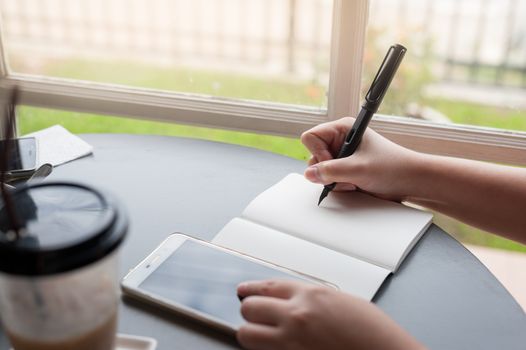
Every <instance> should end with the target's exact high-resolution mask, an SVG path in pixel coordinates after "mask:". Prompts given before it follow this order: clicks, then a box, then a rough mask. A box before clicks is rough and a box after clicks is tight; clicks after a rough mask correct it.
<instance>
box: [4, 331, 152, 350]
mask: <svg viewBox="0 0 526 350" xmlns="http://www.w3.org/2000/svg"><path fill="white" fill-rule="evenodd" d="M115 341H116V344H115V350H155V348H156V347H157V340H155V339H153V338H149V337H141V336H138V335H130V334H122V333H119V334H117V339H116V340H115ZM10 350H13V348H11V349H10Z"/></svg>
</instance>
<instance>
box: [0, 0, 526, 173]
mask: <svg viewBox="0 0 526 350" xmlns="http://www.w3.org/2000/svg"><path fill="white" fill-rule="evenodd" d="M368 8H369V1H368V0H353V1H348V0H334V9H333V24H332V38H331V62H330V63H331V65H330V80H329V92H328V106H327V110H326V111H325V110H323V111H322V110H320V109H317V108H309V107H304V106H297V107H295V106H291V105H280V104H270V103H264V102H254V101H241V100H239V101H235V100H224V99H216V98H213V97H211V98H210V97H206V98H205V97H203V98H201V97H196V96H195V95H189V94H183V93H176V92H167V91H158V90H152V89H141V88H135V87H126V86H116V85H111V84H102V83H94V82H87V81H75V80H71V79H59V78H52V77H42V76H35V75H26V74H19V73H12V72H9V70H8V68H7V67H8V64H7V61H6V54H5V51H4V47H3V45H2V41H1V38H2V37H1V34H2V33H1V30H0V77H1V78H2V79H1V81H0V89H2V90H4V91H5V89H8V88H10V87H11V86H13V85H17V86H18V87H19V89H20V103H21V104H24V105H31V106H38V107H45V108H56V109H65V110H74V111H82V112H91V113H100V114H108V115H122V116H128V117H136V118H140V119H151V120H158V121H167V122H176V123H185V124H192V125H199V126H208V127H218V128H226V129H232V130H242V131H252V132H258V133H268V134H275V135H283V136H289V137H298V136H299V135H301V133H302V132H303V131H305V130H307V129H309V128H311V127H313V126H314V125H317V124H319V123H322V122H326V121H329V120H334V119H338V118H340V117H342V116H347V115H355V114H356V113H357V111H358V109H359V103H360V101H359V97H360V96H359V95H360V94H359V91H360V86H361V76H362V57H363V50H364V42H365V32H366V28H367V18H368ZM371 127H372V128H373V129H375V130H376V131H378V132H380V133H381V134H383V135H384V136H386V137H388V138H390V139H392V140H393V141H395V142H397V143H399V144H401V145H403V146H406V147H409V148H412V149H415V150H418V151H423V152H429V153H435V154H442V155H450V156H458V157H465V158H472V159H478V160H484V161H493V162H501V163H508V164H515V165H521V166H526V133H523V132H512V131H506V130H503V131H499V130H494V129H489V128H480V127H471V126H460V125H454V124H435V123H430V122H425V121H419V120H412V119H408V118H398V117H393V116H382V115H376V116H375V118H374V119H373V121H372V123H371Z"/></svg>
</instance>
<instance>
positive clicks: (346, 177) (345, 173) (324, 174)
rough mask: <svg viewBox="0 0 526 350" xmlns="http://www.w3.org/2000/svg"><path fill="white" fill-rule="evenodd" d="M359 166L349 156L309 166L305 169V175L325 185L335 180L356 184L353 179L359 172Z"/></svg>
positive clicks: (310, 179)
mask: <svg viewBox="0 0 526 350" xmlns="http://www.w3.org/2000/svg"><path fill="white" fill-rule="evenodd" d="M358 168H359V167H358V165H357V164H355V162H352V161H350V159H349V158H341V159H332V160H327V161H324V162H320V163H317V164H314V165H312V166H310V167H308V168H307V169H306V170H305V177H306V178H307V180H309V181H312V182H315V183H320V184H324V185H327V184H331V183H333V182H343V183H345V182H347V183H353V184H354V183H355V182H354V181H353V179H354V178H355V177H356V174H357V173H358Z"/></svg>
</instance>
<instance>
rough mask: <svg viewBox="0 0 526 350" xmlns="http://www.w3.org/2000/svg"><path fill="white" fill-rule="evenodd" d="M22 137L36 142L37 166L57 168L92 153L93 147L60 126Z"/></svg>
mask: <svg viewBox="0 0 526 350" xmlns="http://www.w3.org/2000/svg"><path fill="white" fill-rule="evenodd" d="M24 137H34V138H35V139H36V141H37V145H38V146H37V147H38V148H37V154H38V156H37V163H38V166H40V165H42V164H45V163H50V164H51V165H53V166H57V165H60V164H64V163H67V162H70V161H72V160H75V159H78V158H81V157H84V156H87V155H89V154H91V153H93V146H91V145H90V144H89V143H87V142H86V141H84V140H82V139H81V138H80V137H78V136H76V135H73V134H72V133H70V132H69V131H68V130H66V129H65V128H64V127H62V126H61V125H54V126H52V127H49V128H47V129H43V130H40V131H36V132H33V133H31V134H27V135H25V136H24Z"/></svg>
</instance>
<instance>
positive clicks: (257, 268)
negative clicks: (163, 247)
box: [139, 240, 312, 327]
mask: <svg viewBox="0 0 526 350" xmlns="http://www.w3.org/2000/svg"><path fill="white" fill-rule="evenodd" d="M269 278H280V279H289V280H290V279H293V280H300V281H304V282H310V281H309V280H308V279H304V278H301V277H300V276H295V275H292V274H288V273H286V272H284V271H280V270H277V269H273V268H272V267H269V266H265V265H260V264H258V263H256V262H253V261H250V260H247V259H243V258H241V257H239V256H236V255H232V254H228V253H225V252H224V251H221V250H217V249H214V248H211V247H208V246H206V245H202V244H199V243H196V242H193V241H190V240H187V241H185V242H184V243H183V244H182V245H181V246H180V247H179V248H178V249H177V250H175V252H173V253H172V254H171V255H170V256H169V257H168V258H167V259H166V260H165V261H164V262H163V263H162V264H161V265H159V267H158V268H157V269H156V270H155V271H154V272H153V273H152V274H150V275H149V276H148V277H147V278H146V279H145V280H144V281H143V282H142V283H141V284H140V286H139V288H140V289H142V290H145V291H148V292H150V293H153V294H156V295H158V296H160V297H163V298H166V299H168V300H171V301H173V302H176V303H178V304H181V305H184V306H186V307H189V308H191V309H194V310H198V311H201V312H204V313H206V314H208V315H211V316H215V317H216V318H219V319H221V320H223V321H226V322H227V323H229V324H231V325H233V326H235V327H239V326H240V325H241V324H243V323H244V320H243V318H242V316H241V314H240V301H239V299H238V297H237V294H236V287H237V285H238V284H239V283H241V282H244V281H249V280H263V279H269ZM310 283H312V282H310Z"/></svg>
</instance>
